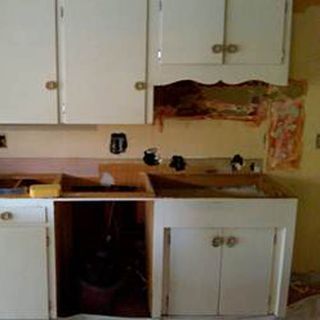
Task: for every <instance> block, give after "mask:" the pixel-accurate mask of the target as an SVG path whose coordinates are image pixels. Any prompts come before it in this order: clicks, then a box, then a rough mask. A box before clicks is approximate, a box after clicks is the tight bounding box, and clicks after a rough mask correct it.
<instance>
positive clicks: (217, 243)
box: [212, 237, 224, 248]
mask: <svg viewBox="0 0 320 320" xmlns="http://www.w3.org/2000/svg"><path fill="white" fill-rule="evenodd" d="M223 242H224V240H223V238H222V237H214V238H213V239H212V246H213V247H214V248H219V247H221V246H222V245H223Z"/></svg>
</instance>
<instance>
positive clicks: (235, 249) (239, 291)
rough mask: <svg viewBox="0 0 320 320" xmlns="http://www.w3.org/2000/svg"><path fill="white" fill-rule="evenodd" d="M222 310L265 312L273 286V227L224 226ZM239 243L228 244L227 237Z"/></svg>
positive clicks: (221, 311)
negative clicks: (242, 227) (244, 227)
mask: <svg viewBox="0 0 320 320" xmlns="http://www.w3.org/2000/svg"><path fill="white" fill-rule="evenodd" d="M223 232H224V239H225V245H224V249H223V259H222V267H221V291H220V307H219V313H220V314H222V315H241V314H245V315H252V316H253V315H266V314H268V311H269V306H268V304H269V303H268V300H269V294H270V288H271V276H272V260H273V246H274V243H273V242H274V234H275V230H274V229H225V230H224V231H223ZM230 237H234V239H236V243H231V245H232V247H228V239H229V238H230Z"/></svg>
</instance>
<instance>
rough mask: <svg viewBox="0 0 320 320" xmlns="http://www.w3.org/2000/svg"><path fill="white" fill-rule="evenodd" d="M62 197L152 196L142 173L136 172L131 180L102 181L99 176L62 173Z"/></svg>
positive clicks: (148, 184)
mask: <svg viewBox="0 0 320 320" xmlns="http://www.w3.org/2000/svg"><path fill="white" fill-rule="evenodd" d="M61 188H62V197H64V198H68V197H71V198H81V197H84V198H90V197H113V198H114V197H120V198H128V197H129V198H130V197H134V198H135V197H153V196H154V193H153V189H152V187H151V185H150V183H149V180H148V177H147V175H146V174H144V173H140V174H137V175H136V177H135V178H134V179H132V180H131V181H128V180H127V181H121V180H120V181H117V180H116V181H112V183H107V184H106V183H103V182H102V181H101V177H79V176H72V175H67V174H64V175H62V179H61Z"/></svg>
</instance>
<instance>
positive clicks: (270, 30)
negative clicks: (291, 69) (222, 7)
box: [225, 0, 286, 64]
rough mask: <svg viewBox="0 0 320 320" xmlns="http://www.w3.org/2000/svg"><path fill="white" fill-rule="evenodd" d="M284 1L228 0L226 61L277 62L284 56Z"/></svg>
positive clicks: (235, 62)
mask: <svg viewBox="0 0 320 320" xmlns="http://www.w3.org/2000/svg"><path fill="white" fill-rule="evenodd" d="M285 7H286V0H228V7H227V24H226V38H225V39H226V45H227V46H228V45H230V44H235V45H237V46H238V51H237V52H235V53H226V56H225V62H226V63H227V64H280V63H282V59H283V57H284V31H285V21H286V14H285Z"/></svg>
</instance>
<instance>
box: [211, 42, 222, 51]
mask: <svg viewBox="0 0 320 320" xmlns="http://www.w3.org/2000/svg"><path fill="white" fill-rule="evenodd" d="M211 50H212V52H213V53H221V52H222V51H223V45H222V44H214V45H213V46H212V48H211Z"/></svg>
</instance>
